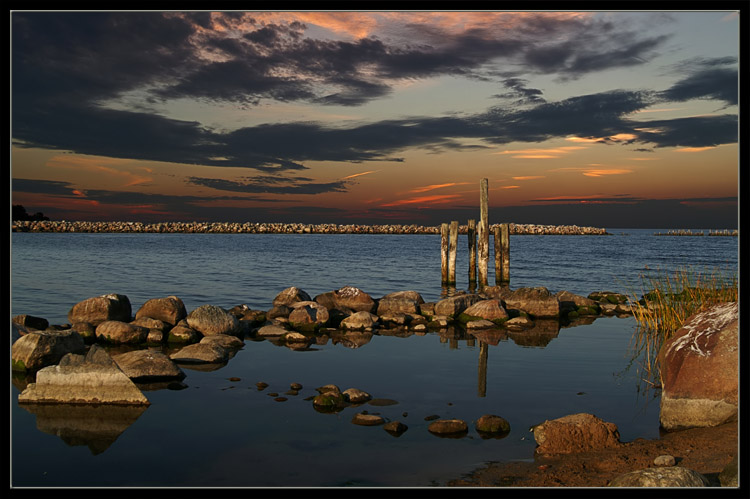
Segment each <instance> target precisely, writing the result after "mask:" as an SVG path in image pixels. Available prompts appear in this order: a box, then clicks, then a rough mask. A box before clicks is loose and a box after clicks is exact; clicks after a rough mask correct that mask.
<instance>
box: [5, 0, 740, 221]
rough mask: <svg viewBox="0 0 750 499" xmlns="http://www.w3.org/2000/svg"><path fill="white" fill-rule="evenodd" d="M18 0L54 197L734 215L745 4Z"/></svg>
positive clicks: (13, 22)
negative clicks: (91, 4) (584, 7)
mask: <svg viewBox="0 0 750 499" xmlns="http://www.w3.org/2000/svg"><path fill="white" fill-rule="evenodd" d="M716 5H723V4H721V3H718V4H716ZM738 8H739V7H738ZM10 14H11V15H10V27H11V54H10V55H11V58H10V59H11V61H10V69H11V70H10V75H11V76H10V80H11V92H10V93H11V96H10V105H11V117H10V122H11V123H10V126H11V152H10V154H11V158H10V173H11V198H12V204H21V205H23V206H24V207H25V208H26V210H27V212H28V213H36V212H39V211H41V212H42V213H44V215H46V216H48V217H49V218H50V219H52V220H91V221H95V220H101V221H118V220H119V221H141V222H147V223H148V222H169V221H188V222H189V221H208V222H211V221H220V222H301V223H335V224H417V225H439V224H440V223H443V222H449V221H452V220H458V221H460V223H462V224H465V223H466V221H467V220H469V219H476V220H478V219H479V189H480V181H481V179H483V178H486V179H488V184H489V204H490V211H489V222H490V223H502V222H513V223H524V224H525V223H533V224H567V225H591V226H597V227H609V228H612V227H623V228H625V227H644V228H649V227H663V228H708V229H720V228H736V227H737V224H738V199H739V174H740V171H739V164H740V147H739V140H738V138H739V128H738V127H739V92H738V88H739V85H738V74H739V73H738V68H739V63H740V50H739V49H740V28H739V24H740V17H742V18H743V20H744V21H746V20H747V11H746V10H743V11H741V12H740V11H739V10H737V11H732V10H718V11H587V12H569V11H566V12H553V11H529V12H525V11H472V12H462V11H378V12H362V11H311V12H290V11H221V12H209V11H164V12H157V11H141V12H134V11H130V12H129V11H121V12H114V11H107V12H103V11H99V12H84V11H70V12H66V11H55V12H38V11H27V12H25V11H12V12H11V13H10ZM743 55H746V54H745V53H744V52H743Z"/></svg>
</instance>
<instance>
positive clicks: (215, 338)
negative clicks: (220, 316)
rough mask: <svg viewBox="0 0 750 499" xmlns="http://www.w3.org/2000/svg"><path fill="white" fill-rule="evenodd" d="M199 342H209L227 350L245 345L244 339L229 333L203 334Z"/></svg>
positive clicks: (237, 348)
mask: <svg viewBox="0 0 750 499" xmlns="http://www.w3.org/2000/svg"><path fill="white" fill-rule="evenodd" d="M199 343H210V344H212V345H218V346H220V347H222V348H226V349H227V350H239V349H240V348H242V347H244V346H245V342H244V341H242V340H241V339H239V338H238V337H236V336H233V335H231V334H212V335H211V336H204V337H203V338H201V340H200V342H199Z"/></svg>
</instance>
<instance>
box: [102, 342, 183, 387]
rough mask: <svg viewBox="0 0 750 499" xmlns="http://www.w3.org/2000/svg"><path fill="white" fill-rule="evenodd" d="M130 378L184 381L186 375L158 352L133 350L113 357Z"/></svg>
mask: <svg viewBox="0 0 750 499" xmlns="http://www.w3.org/2000/svg"><path fill="white" fill-rule="evenodd" d="M112 360H114V361H115V363H116V364H117V366H118V367H119V368H120V369H121V370H122V372H124V373H125V374H126V375H127V377H128V378H130V379H135V380H138V381H150V380H156V379H158V380H161V379H183V378H184V377H185V373H184V372H183V371H182V369H180V368H179V366H178V365H177V364H175V363H174V362H172V361H171V360H170V359H169V357H167V356H166V355H164V354H163V353H162V352H160V351H157V350H150V349H144V350H133V351H131V352H126V353H122V354H118V355H114V356H112Z"/></svg>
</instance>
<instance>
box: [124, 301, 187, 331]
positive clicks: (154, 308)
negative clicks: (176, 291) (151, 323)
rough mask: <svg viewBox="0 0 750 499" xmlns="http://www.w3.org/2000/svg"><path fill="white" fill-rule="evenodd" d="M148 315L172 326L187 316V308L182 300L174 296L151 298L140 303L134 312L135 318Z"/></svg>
mask: <svg viewBox="0 0 750 499" xmlns="http://www.w3.org/2000/svg"><path fill="white" fill-rule="evenodd" d="M142 317H150V318H152V319H158V320H160V321H164V322H166V323H167V324H171V325H172V326H174V325H176V324H177V323H178V322H180V321H181V320H182V319H184V318H185V317H187V310H185V304H184V303H183V302H182V300H181V299H180V298H178V297H176V296H167V297H166V298H153V299H151V300H148V301H147V302H146V303H144V304H143V305H141V308H139V309H138V312H136V314H135V318H136V319H140V318H142Z"/></svg>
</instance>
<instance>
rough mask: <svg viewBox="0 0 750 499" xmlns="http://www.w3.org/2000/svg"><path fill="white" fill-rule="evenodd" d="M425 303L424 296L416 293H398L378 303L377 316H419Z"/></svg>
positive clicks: (387, 296)
mask: <svg viewBox="0 0 750 499" xmlns="http://www.w3.org/2000/svg"><path fill="white" fill-rule="evenodd" d="M423 303H424V299H423V298H422V295H420V294H419V293H417V292H416V291H396V292H395V293H389V294H387V295H385V296H383V297H382V298H381V299H380V300H379V301H378V307H377V315H380V316H383V315H397V314H418V313H420V305H422V304H423Z"/></svg>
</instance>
